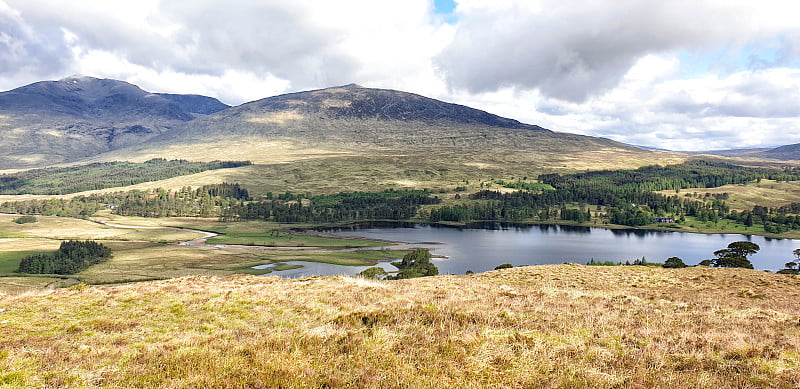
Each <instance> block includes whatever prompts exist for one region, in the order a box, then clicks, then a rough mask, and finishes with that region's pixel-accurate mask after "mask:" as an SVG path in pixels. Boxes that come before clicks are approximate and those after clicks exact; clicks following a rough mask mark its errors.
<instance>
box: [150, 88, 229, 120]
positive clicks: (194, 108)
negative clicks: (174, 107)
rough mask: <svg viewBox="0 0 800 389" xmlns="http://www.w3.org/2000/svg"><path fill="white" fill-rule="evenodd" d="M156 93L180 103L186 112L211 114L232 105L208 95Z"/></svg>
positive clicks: (179, 105)
mask: <svg viewBox="0 0 800 389" xmlns="http://www.w3.org/2000/svg"><path fill="white" fill-rule="evenodd" d="M156 95H157V96H161V97H163V98H165V99H167V100H169V101H171V102H173V103H175V104H178V107H180V108H181V109H182V110H184V111H185V112H189V113H196V114H201V115H210V114H212V113H217V112H219V111H222V110H223V109H228V108H230V107H231V106H230V105H228V104H224V103H223V102H221V101H219V100H217V99H215V98H213V97H208V96H201V95H176V94H172V93H156Z"/></svg>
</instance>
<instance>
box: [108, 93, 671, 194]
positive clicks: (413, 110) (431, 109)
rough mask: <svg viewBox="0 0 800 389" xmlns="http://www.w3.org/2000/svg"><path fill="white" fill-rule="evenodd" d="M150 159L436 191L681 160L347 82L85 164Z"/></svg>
mask: <svg viewBox="0 0 800 389" xmlns="http://www.w3.org/2000/svg"><path fill="white" fill-rule="evenodd" d="M155 157H164V158H184V159H189V160H212V159H220V158H221V159H237V160H239V159H241V160H250V161H253V162H254V163H255V164H256V166H252V167H250V168H247V169H241V170H240V172H241V173H240V174H238V176H237V175H236V174H234V175H233V176H230V177H226V179H228V180H229V181H230V180H238V181H239V182H245V183H251V182H255V183H256V184H257V185H258V186H259V187H262V188H263V189H264V190H279V191H280V190H286V189H287V188H289V189H291V190H304V191H306V190H312V191H320V190H323V191H330V190H341V189H346V188H353V189H361V190H368V189H381V188H386V187H393V186H394V187H396V186H417V187H424V186H428V187H437V186H440V185H444V184H448V185H450V184H455V183H458V182H459V181H464V180H477V179H479V178H480V179H489V178H491V177H508V176H510V175H514V176H520V177H521V176H528V177H535V176H536V175H537V174H539V173H541V172H543V171H563V170H586V169H598V168H616V167H639V166H642V165H644V164H649V163H670V162H671V163H675V162H680V161H682V160H683V159H684V158H685V156H683V155H679V154H674V153H663V152H652V151H647V150H644V149H641V148H637V147H633V146H628V145H624V144H621V143H618V142H614V141H611V140H608V139H603V138H594V137H587V136H581V135H574V134H566V133H558V132H552V131H549V130H546V129H543V128H541V127H538V126H533V125H527V124H523V123H520V122H518V121H516V120H512V119H506V118H502V117H499V116H496V115H492V114H489V113H487V112H484V111H480V110H476V109H472V108H469V107H464V106H460V105H456V104H449V103H445V102H442V101H438V100H434V99H429V98H425V97H422V96H419V95H415V94H411V93H405V92H399V91H393V90H383V89H371V88H362V87H359V86H357V85H347V86H343V87H336V88H328V89H322V90H317V91H309V92H300V93H292V94H287V95H281V96H276V97H270V98H267V99H262V100H258V101H254V102H251V103H247V104H243V105H241V106H238V107H233V108H229V109H226V110H224V111H220V112H218V113H216V114H214V115H209V116H207V117H203V118H198V119H196V120H193V121H191V122H188V123H186V124H185V125H183V126H181V127H180V128H176V129H174V130H172V131H170V132H168V133H164V134H162V135H159V136H157V137H154V138H152V139H150V140H149V141H148V142H147V143H144V144H142V145H137V146H133V147H129V148H125V149H122V150H117V151H114V152H111V153H107V154H104V155H102V156H99V157H98V158H95V159H94V160H119V159H129V160H137V161H143V160H147V159H150V158H155ZM241 180H246V181H241Z"/></svg>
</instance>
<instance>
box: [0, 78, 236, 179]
mask: <svg viewBox="0 0 800 389" xmlns="http://www.w3.org/2000/svg"><path fill="white" fill-rule="evenodd" d="M227 107H228V106H227V105H225V104H222V103H221V102H219V100H217V99H214V98H211V97H205V96H194V95H189V96H187V95H168V94H154V93H150V92H147V91H144V90H142V89H141V88H139V87H138V86H136V85H133V84H130V83H127V82H124V81H118V80H110V79H100V78H94V77H85V76H72V77H67V78H64V79H61V80H58V81H40V82H36V83H33V84H30V85H26V86H22V87H19V88H16V89H13V90H10V91H7V92H2V93H0V136H2V139H3V142H2V143H0V168H17V167H28V166H42V165H50V164H56V163H61V162H67V161H72V160H76V159H80V158H84V157H90V156H93V155H96V154H98V153H101V152H104V151H109V150H113V149H117V148H120V147H125V146H128V145H131V144H139V143H141V142H143V141H145V140H147V139H149V138H151V137H153V136H156V135H158V134H161V133H163V132H165V131H168V130H169V129H171V128H174V127H175V126H177V125H179V124H180V123H183V122H188V121H191V120H193V119H194V118H196V117H197V116H200V115H203V114H208V113H214V112H218V111H220V110H222V109H225V108H227Z"/></svg>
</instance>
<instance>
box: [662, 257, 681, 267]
mask: <svg viewBox="0 0 800 389" xmlns="http://www.w3.org/2000/svg"><path fill="white" fill-rule="evenodd" d="M664 267H665V268H667V269H679V268H683V267H686V264H685V263H683V260H682V259H680V258H678V257H672V258H667V260H666V261H664Z"/></svg>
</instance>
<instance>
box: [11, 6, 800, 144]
mask: <svg viewBox="0 0 800 389" xmlns="http://www.w3.org/2000/svg"><path fill="white" fill-rule="evenodd" d="M797 15H800V2H797V1H774V0H759V1H752V0H670V1H663V0H657V1H651V0H570V1H564V0H519V1H517V0H455V1H453V0H396V1H395V0H337V1H327V0H286V1H283V0H266V1H254V0H227V1H210V0H171V1H158V0H138V1H113V0H82V1H55V0H0V90H10V89H13V88H16V87H19V86H22V85H26V84H29V83H33V82H36V81H41V80H57V79H61V78H64V77H67V76H71V75H87V76H94V77H101V78H113V79H119V80H124V81H128V82H131V83H133V84H136V85H139V86H140V87H142V88H143V89H145V90H148V91H152V92H168V93H194V94H203V95H208V96H213V97H217V98H219V99H220V100H222V101H223V102H225V103H228V104H232V105H238V104H241V103H244V102H247V101H252V100H257V99H260V98H264V97H269V96H274V95H277V94H282V93H288V92H296V91H301V90H308V89H319V88H325V87H329V86H336V85H344V84H349V83H357V84H359V85H362V86H366V87H375V88H388V89H397V90H402V91H407V92H413V93H418V94H421V95H424V96H428V97H432V98H436V99H440V100H444V101H448V102H453V103H458V104H464V105H468V106H471V107H474V108H478V109H482V110H486V111H489V112H491V113H494V114H498V115H501V116H506V117H510V118H514V119H517V120H520V121H522V122H525V123H531V124H537V125H540V126H543V127H546V128H549V129H552V130H554V131H560V132H570V133H578V134H584V135H591V136H602V137H607V138H611V139H614V140H617V141H621V142H625V143H630V144H637V145H642V146H649V147H656V148H663V149H670V150H687V151H688V150H712V149H729V148H748V147H769V146H776V145H782V144H792V143H800V18H798V17H797Z"/></svg>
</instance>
